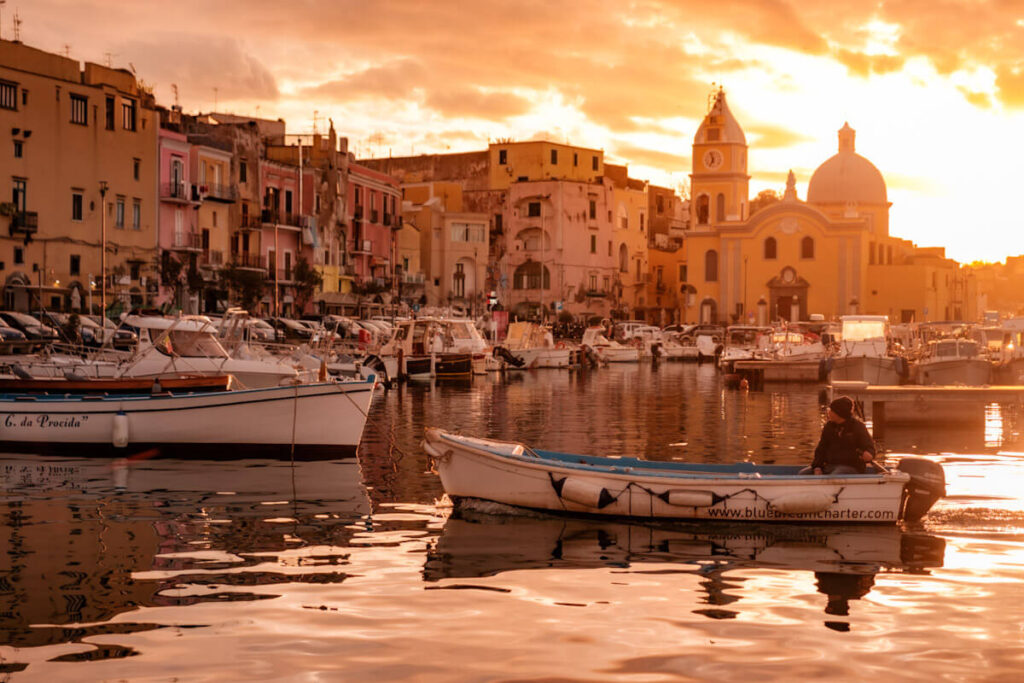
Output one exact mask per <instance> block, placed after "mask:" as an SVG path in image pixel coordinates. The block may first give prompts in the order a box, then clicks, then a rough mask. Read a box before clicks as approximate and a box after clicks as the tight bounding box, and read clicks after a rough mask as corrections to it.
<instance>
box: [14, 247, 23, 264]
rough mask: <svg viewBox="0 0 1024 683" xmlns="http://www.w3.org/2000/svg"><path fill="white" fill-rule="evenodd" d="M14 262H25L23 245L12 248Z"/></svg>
mask: <svg viewBox="0 0 1024 683" xmlns="http://www.w3.org/2000/svg"><path fill="white" fill-rule="evenodd" d="M14 262H15V263H24V262H25V249H24V248H23V247H15V248H14Z"/></svg>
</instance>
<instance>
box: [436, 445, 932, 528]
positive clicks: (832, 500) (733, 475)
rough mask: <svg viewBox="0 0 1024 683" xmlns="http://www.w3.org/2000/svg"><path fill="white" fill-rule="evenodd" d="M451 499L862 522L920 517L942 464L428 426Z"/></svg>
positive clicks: (622, 512)
mask: <svg viewBox="0 0 1024 683" xmlns="http://www.w3.org/2000/svg"><path fill="white" fill-rule="evenodd" d="M423 447H424V450H426V452H427V453H428V454H429V455H430V456H431V457H432V458H433V459H434V461H435V467H436V470H437V472H438V474H439V475H440V476H441V483H442V485H443V486H444V489H445V491H446V492H447V493H448V495H449V496H450V497H451V498H452V500H453V501H456V502H458V501H459V500H460V499H463V498H476V499H482V500H488V501H494V502H497V503H504V504H506V505H515V506H519V507H526V508H534V509H539V510H549V511H556V512H559V511H565V512H575V513H586V514H594V515H612V516H623V517H643V518H656V517H657V518H672V519H701V520H723V521H724V520H731V521H743V520H745V521H782V522H842V523H851V522H867V523H875V524H878V523H884V524H894V523H896V522H898V521H900V520H902V519H906V520H916V519H919V518H920V517H922V516H923V515H924V514H925V513H926V512H927V511H928V509H929V508H931V506H932V505H933V504H934V503H935V501H936V500H938V499H939V498H941V497H942V496H943V495H945V478H944V475H943V472H942V468H941V467H940V466H939V465H937V464H935V463H933V462H931V461H929V460H925V459H923V458H903V459H902V460H901V461H900V463H899V466H898V468H897V469H896V470H892V471H890V472H888V473H883V474H854V475H825V476H808V475H800V474H798V473H799V471H800V469H801V468H800V467H798V466H785V465H754V464H751V463H738V464H735V465H703V464H685V463H675V462H653V461H647V460H639V459H635V458H603V457H596V456H586V455H574V454H568V453H556V452H553V451H538V450H534V449H532V448H529V447H527V446H525V445H524V444H520V443H514V442H506V441H494V440H490V439H478V438H472V437H466V436H459V435H456V434H451V433H449V432H444V431H442V430H440V429H435V428H432V429H428V430H427V433H426V439H425V440H424V442H423Z"/></svg>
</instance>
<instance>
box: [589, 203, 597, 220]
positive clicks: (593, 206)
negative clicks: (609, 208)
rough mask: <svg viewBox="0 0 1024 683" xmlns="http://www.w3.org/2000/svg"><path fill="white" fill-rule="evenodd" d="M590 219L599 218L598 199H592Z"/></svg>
mask: <svg viewBox="0 0 1024 683" xmlns="http://www.w3.org/2000/svg"><path fill="white" fill-rule="evenodd" d="M590 220H597V201H595V200H593V199H591V200H590Z"/></svg>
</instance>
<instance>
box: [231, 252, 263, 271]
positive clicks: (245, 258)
mask: <svg viewBox="0 0 1024 683" xmlns="http://www.w3.org/2000/svg"><path fill="white" fill-rule="evenodd" d="M231 264H232V265H234V266H235V267H236V268H241V269H242V270H266V269H267V267H266V266H265V265H264V264H263V257H262V256H260V255H259V254H250V253H249V252H234V253H232V254H231Z"/></svg>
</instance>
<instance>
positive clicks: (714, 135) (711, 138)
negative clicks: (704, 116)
mask: <svg viewBox="0 0 1024 683" xmlns="http://www.w3.org/2000/svg"><path fill="white" fill-rule="evenodd" d="M719 132H720V131H719V130H718V129H717V128H708V135H707V137H708V142H718V139H719V138H718V135H719Z"/></svg>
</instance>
